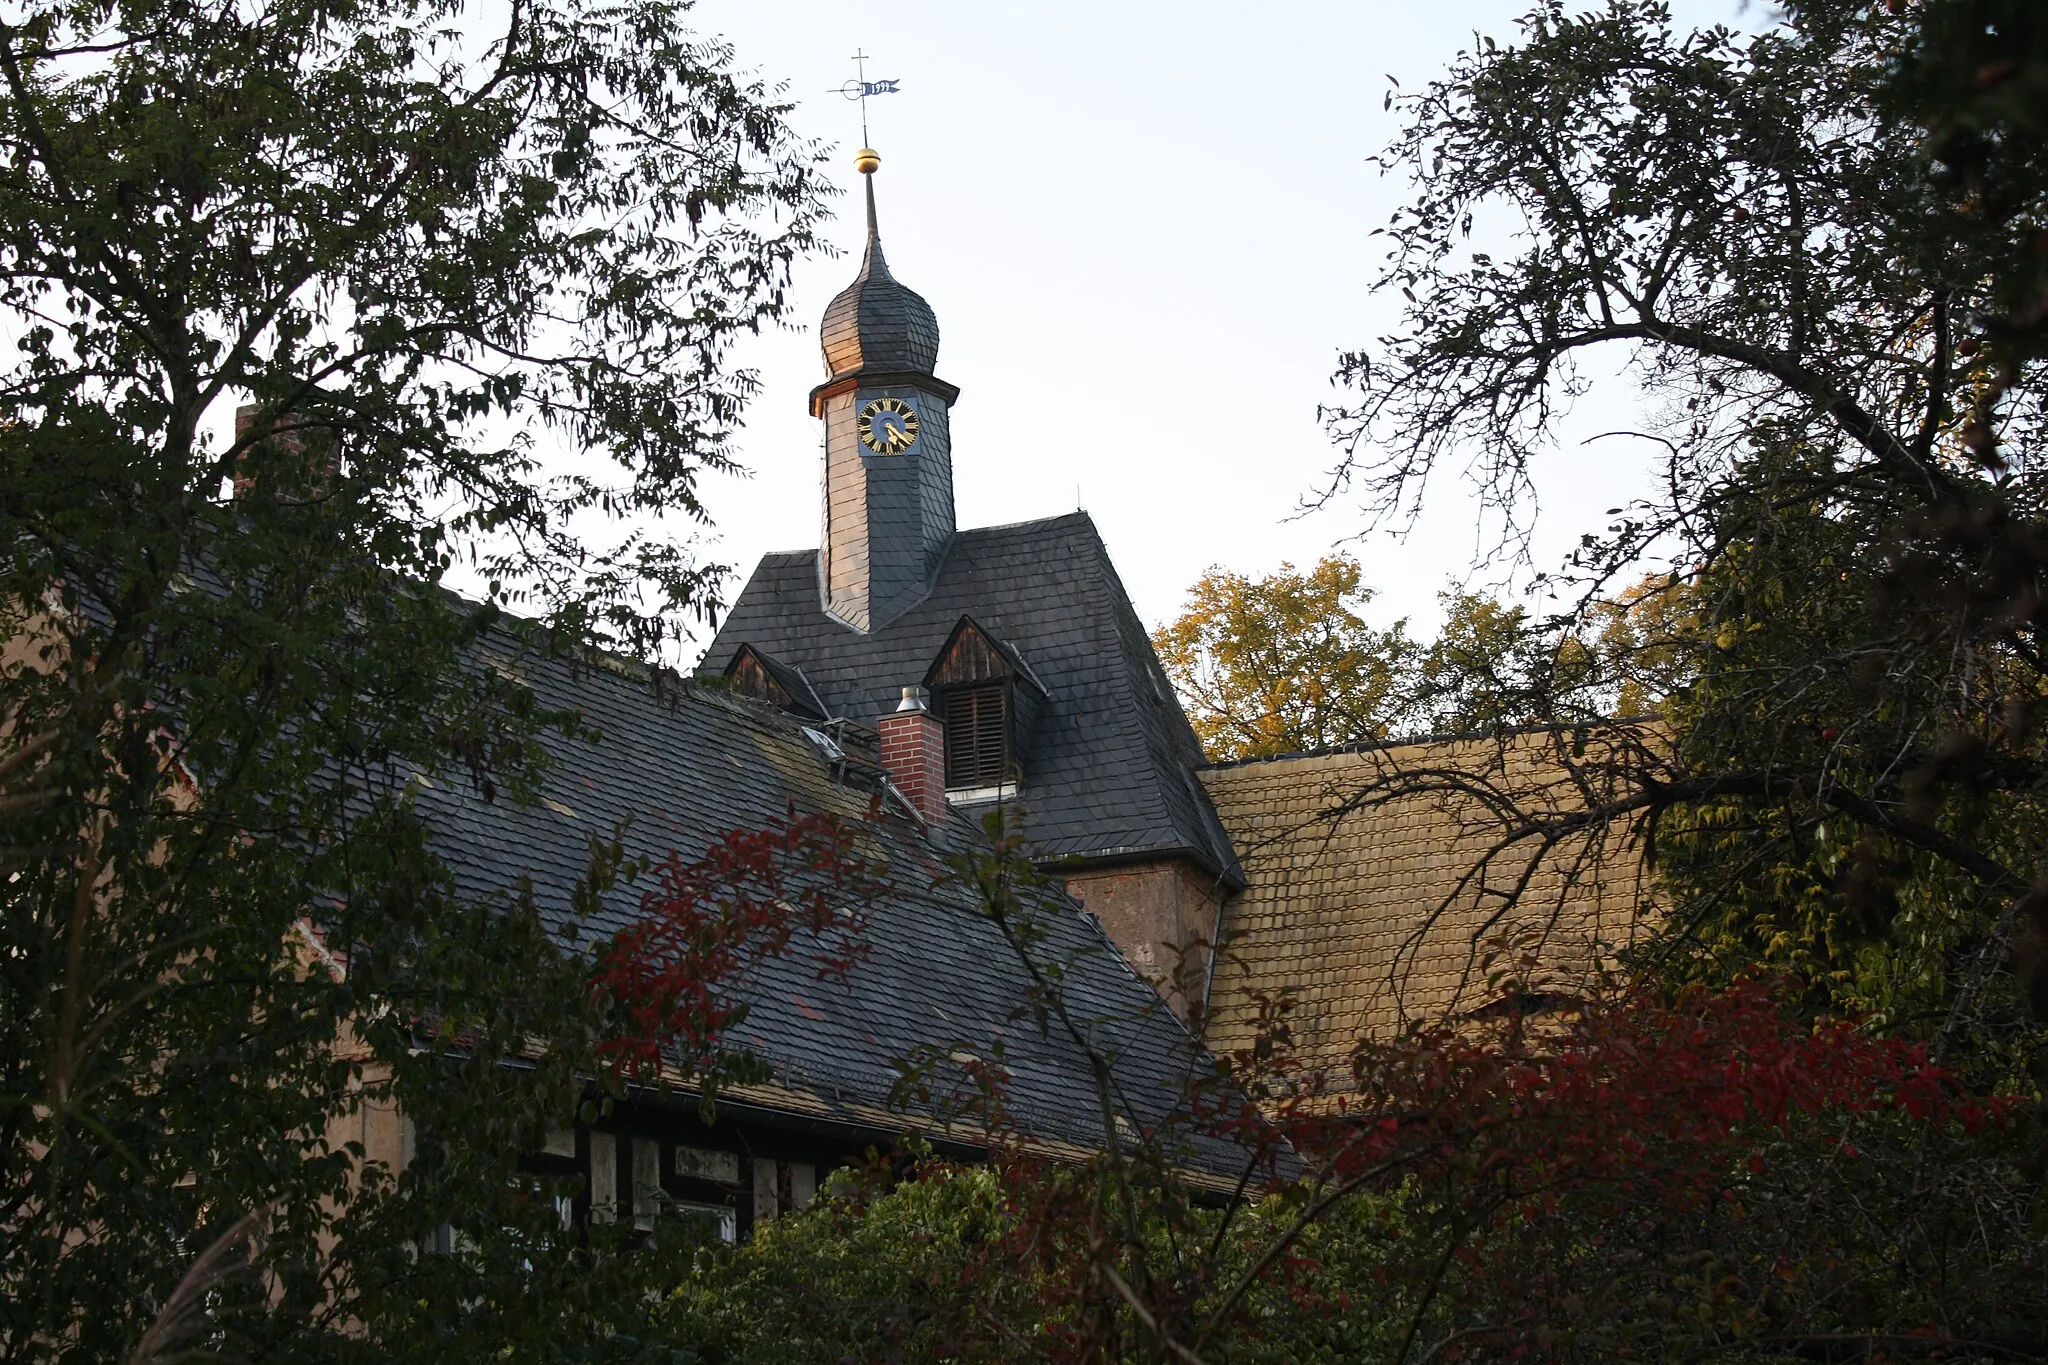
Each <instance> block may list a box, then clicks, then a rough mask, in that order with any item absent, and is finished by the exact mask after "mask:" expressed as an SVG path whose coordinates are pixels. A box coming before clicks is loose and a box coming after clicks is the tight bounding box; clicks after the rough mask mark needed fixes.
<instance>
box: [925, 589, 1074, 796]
mask: <svg viewBox="0 0 2048 1365" xmlns="http://www.w3.org/2000/svg"><path fill="white" fill-rule="evenodd" d="M924 685H925V686H926V687H927V688H928V689H930V691H931V695H932V709H933V710H934V711H935V712H936V713H937V715H938V718H939V721H940V723H941V724H943V725H944V726H945V732H946V790H947V791H948V792H949V793H966V792H978V791H981V790H985V789H988V788H1001V787H1005V786H1014V785H1017V784H1019V783H1021V782H1023V780H1024V778H1025V773H1024V756H1025V755H1026V754H1027V753H1029V752H1030V747H1031V732H1032V728H1033V727H1034V726H1035V725H1036V724H1037V721H1038V715H1039V712H1040V711H1041V710H1042V709H1043V707H1044V704H1045V696H1046V693H1045V685H1044V684H1043V683H1041V682H1039V680H1038V678H1037V677H1036V676H1035V675H1034V674H1033V673H1032V671H1031V666H1030V665H1029V664H1027V663H1025V662H1024V658H1023V656H1022V655H1021V654H1019V653H1018V652H1017V650H1016V649H1015V648H1014V647H1013V646H1011V645H1009V644H1006V643H1004V642H1003V641H1001V640H999V639H997V638H996V637H995V636H993V635H991V634H989V632H987V631H986V630H983V629H982V628H981V626H980V625H978V624H977V623H976V622H975V621H974V618H972V617H969V616H963V617H961V618H960V622H959V624H958V625H956V626H954V627H953V633H952V634H951V635H950V636H948V637H947V639H946V644H945V647H944V648H942V649H941V650H940V651H939V654H938V657H937V658H936V659H934V660H933V661H932V666H931V668H930V670H929V671H927V672H926V673H925V675H924Z"/></svg>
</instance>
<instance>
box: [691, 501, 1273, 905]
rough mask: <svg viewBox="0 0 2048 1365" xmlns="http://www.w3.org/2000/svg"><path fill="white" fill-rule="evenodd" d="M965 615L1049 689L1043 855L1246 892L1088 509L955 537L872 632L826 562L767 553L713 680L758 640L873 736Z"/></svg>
mask: <svg viewBox="0 0 2048 1365" xmlns="http://www.w3.org/2000/svg"><path fill="white" fill-rule="evenodd" d="M963 616H972V617H973V618H974V620H975V621H976V622H977V623H979V624H980V625H981V627H982V628H983V629H984V630H985V631H987V632H988V633H989V634H990V635H992V636H994V637H995V638H998V639H1000V640H1002V641H1003V642H1004V643H1005V645H1006V646H1007V647H1008V648H1009V649H1011V650H1012V651H1014V652H1015V653H1016V654H1017V655H1018V656H1019V657H1021V659H1022V660H1023V662H1024V663H1025V664H1026V665H1027V666H1028V667H1029V669H1030V671H1031V673H1032V675H1033V676H1034V677H1035V678H1036V679H1037V680H1038V681H1039V682H1040V683H1041V685H1042V686H1043V687H1044V688H1045V691H1046V699H1045V701H1044V703H1043V704H1042V706H1041V707H1040V710H1039V714H1038V718H1037V721H1036V724H1035V725H1034V727H1033V731H1032V736H1031V741H1030V744H1029V748H1028V751H1027V752H1026V753H1025V754H1024V755H1023V762H1022V768H1023V783H1022V791H1021V795H1020V798H1019V799H1020V800H1021V801H1022V803H1023V805H1024V808H1025V813H1026V823H1025V832H1026V834H1027V836H1028V837H1029V838H1030V840H1031V842H1032V845H1033V847H1034V849H1035V851H1036V853H1037V855H1038V856H1039V857H1040V858H1041V859H1045V860H1051V859H1055V858H1065V857H1076V858H1100V859H1136V858H1140V857H1158V856H1167V855H1172V854H1183V853H1184V854H1187V855H1189V856H1191V857H1192V858H1194V860H1195V861H1196V862H1197V863H1198V864H1200V865H1201V866H1202V867H1203V868H1204V869H1205V870H1206V871H1208V872H1211V873H1213V874H1217V875H1220V876H1221V877H1222V878H1223V880H1224V881H1225V883H1226V884H1227V885H1229V886H1232V887H1235V886H1237V885H1239V884H1240V883H1241V878H1240V877H1239V874H1238V871H1237V860H1236V857H1235V855H1234V854H1233V853H1232V851H1231V844H1230V839H1229V837H1228V836H1227V835H1226V834H1225V833H1224V831H1223V826H1222V825H1221V824H1220V823H1219V822H1218V821H1217V819H1216V813H1215V811H1214V810H1213V809H1212V808H1211V806H1210V804H1209V799H1208V796H1207V794H1206V793H1205V792H1204V791H1203V790H1202V787H1201V784H1200V782H1199V781H1198V780H1197V779H1196V777H1195V769H1196V767H1197V766H1198V765H1200V763H1201V762H1202V751H1201V745H1200V744H1199V742H1198V741H1197V740H1196V739H1195V735H1194V731H1193V730H1192V729H1191V728H1190V727H1189V725H1188V723H1187V717H1186V716H1185V715H1183V714H1182V712H1181V709H1180V704H1179V702H1178V701H1177V700H1176V699H1175V698H1174V694H1173V688H1172V686H1171V684H1169V683H1168V682H1167V679H1166V676H1165V674H1164V673H1163V672H1162V671H1161V670H1160V667H1159V661H1158V659H1157V657H1156V656H1155V655H1154V654H1153V652H1152V644H1151V641H1150V639H1149V638H1148V637H1147V636H1146V633H1145V628H1144V626H1143V625H1142V624H1140V622H1139V620H1138V616H1137V613H1136V612H1135V611H1133V610H1132V608H1131V603H1130V598H1129V597H1128V596H1127V595H1126V594H1125V592H1124V588H1123V584H1122V582H1121V581H1119V580H1118V578H1117V575H1116V570H1115V568H1114V567H1113V566H1112V565H1111V564H1110V560H1109V552H1108V551H1107V550H1106V549H1105V548H1104V546H1103V543H1102V537H1101V536H1100V535H1099V534H1097V532H1096V530H1095V523H1094V522H1093V521H1092V520H1091V519H1090V518H1089V517H1088V515H1087V513H1085V512H1073V513H1069V514H1068V515H1066V516H1060V517H1051V518H1048V519H1046V520H1043V521H1026V522H1018V523H1015V524H1013V525H1009V526H989V527H983V528H980V529H977V530H971V531H961V532H958V533H956V534H955V535H954V537H953V542H952V545H951V547H950V548H949V549H948V551H947V553H946V557H945V559H944V561H943V562H942V563H941V564H940V566H939V571H938V574H937V576H936V578H935V580H934V582H933V585H932V589H931V591H930V593H929V594H927V595H926V597H925V598H924V600H923V601H921V602H919V603H917V604H916V605H915V606H912V607H910V608H909V609H908V610H906V611H904V612H903V613H902V614H901V615H900V616H898V617H896V618H895V619H893V620H891V621H890V622H889V623H888V624H886V625H885V626H883V627H881V628H880V629H878V630H875V631H872V632H869V633H865V634H863V633H862V632H859V631H856V630H854V629H852V628H851V627H849V626H846V625H844V624H842V623H841V622H839V621H837V620H835V619H834V618H832V617H830V616H828V615H826V614H825V612H824V610H823V608H822V607H821V606H820V604H819V601H818V555H817V552H816V551H815V550H800V551H794V552H789V553H783V554H770V555H764V556H763V557H762V559H761V562H760V565H759V566H758V567H757V568H756V569H755V570H754V574H753V577H752V578H750V579H749V580H748V581H747V585H746V587H745V588H744V589H743V590H742V591H741V593H740V595H739V598H738V600H737V601H736V602H734V604H733V607H732V611H731V613H730V614H729V615H728V616H727V617H726V619H725V623H724V625H723V627H722V628H721V629H720V630H719V632H718V637H717V638H716V639H715V640H713V641H712V643H711V647H710V649H709V650H708V651H707V652H706V654H705V656H704V661H703V664H702V668H703V670H704V671H705V672H707V673H717V672H720V671H722V670H723V669H724V668H725V666H726V664H727V663H728V662H730V660H731V659H732V656H733V654H734V653H735V652H736V651H737V650H738V649H739V647H740V646H741V645H743V644H752V645H753V646H754V647H755V648H756V649H760V650H766V651H767V652H769V653H771V654H773V655H775V656H776V657H777V658H780V659H782V660H784V661H786V662H788V663H791V664H794V665H796V666H797V667H800V668H801V669H802V670H803V672H804V676H805V677H806V678H807V679H809V680H810V683H811V685H812V687H813V688H814V689H815V690H816V692H817V694H818V696H819V697H820V698H821V699H822V700H823V701H824V702H825V704H826V706H827V707H828V708H830V709H831V711H832V713H833V714H834V715H835V716H840V717H844V718H846V719H849V720H854V721H858V722H860V723H861V724H863V725H873V724H874V723H875V721H876V719H877V718H879V717H880V716H882V715H884V714H886V713H887V712H889V711H891V710H893V709H895V707H896V705H897V702H898V700H899V699H900V697H901V695H902V689H903V688H904V687H906V686H909V685H912V684H915V683H918V682H919V681H921V680H922V679H923V678H924V676H925V673H926V670H927V669H929V668H930V666H931V664H932V661H933V660H934V659H936V658H937V657H938V654H939V651H940V650H941V649H942V648H943V647H944V646H945V643H946V641H947V639H948V638H949V637H950V636H951V635H952V632H953V629H954V627H955V626H956V625H958V624H959V621H960V618H961V617H963Z"/></svg>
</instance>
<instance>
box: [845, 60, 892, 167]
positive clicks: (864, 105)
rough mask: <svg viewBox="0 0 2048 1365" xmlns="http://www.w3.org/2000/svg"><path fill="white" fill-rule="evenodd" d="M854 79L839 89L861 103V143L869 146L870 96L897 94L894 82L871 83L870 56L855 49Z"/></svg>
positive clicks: (849, 97) (847, 96)
mask: <svg viewBox="0 0 2048 1365" xmlns="http://www.w3.org/2000/svg"><path fill="white" fill-rule="evenodd" d="M853 69H854V79H852V80H850V81H848V82H847V83H846V84H844V85H842V86H840V87H839V93H840V94H842V95H844V96H846V98H848V99H850V100H859V101H860V142H861V146H863V147H865V146H867V144H868V96H869V95H893V94H896V93H897V89H896V82H895V81H894V80H886V81H871V80H869V79H868V54H867V53H866V52H864V51H862V50H860V49H855V50H854V54H853Z"/></svg>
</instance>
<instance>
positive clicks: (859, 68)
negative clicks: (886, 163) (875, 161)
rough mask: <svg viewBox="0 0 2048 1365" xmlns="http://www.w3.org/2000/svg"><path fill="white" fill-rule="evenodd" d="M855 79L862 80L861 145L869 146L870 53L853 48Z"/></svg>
mask: <svg viewBox="0 0 2048 1365" xmlns="http://www.w3.org/2000/svg"><path fill="white" fill-rule="evenodd" d="M853 73H854V79H855V80H857V81H859V82H860V145H861V146H863V147H865V146H868V145H869V143H868V54H867V53H866V52H863V51H862V50H861V49H860V48H855V49H854V50H853Z"/></svg>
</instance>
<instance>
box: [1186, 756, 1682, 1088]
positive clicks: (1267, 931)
mask: <svg viewBox="0 0 2048 1365" xmlns="http://www.w3.org/2000/svg"><path fill="white" fill-rule="evenodd" d="M1645 734H1646V732H1645V731H1643V730H1641V729H1634V730H1632V731H1625V732H1622V733H1621V735H1620V739H1619V742H1620V743H1623V744H1627V745H1630V746H1634V745H1636V744H1640V743H1642V742H1643V739H1644V736H1645ZM1578 742H1579V744H1580V745H1583V744H1584V740H1583V739H1580V740H1579V741H1578ZM1573 743H1574V740H1573V737H1572V736H1571V735H1570V733H1569V732H1563V733H1559V732H1548V731H1531V732H1524V733H1520V734H1513V735H1508V736H1505V737H1502V738H1498V739H1495V738H1484V739H1458V740H1433V741H1421V742H1417V743H1411V744H1396V745H1387V746H1382V747H1371V748H1363V749H1351V750H1344V751H1337V752H1329V753H1320V754H1303V755H1293V756H1288V757H1282V758H1273V759H1253V760H1247V761H1244V762H1240V763H1234V764H1228V765H1221V766H1217V767H1211V768H1205V769H1203V770H1202V781H1203V783H1204V784H1205V785H1206V786H1207V787H1208V789H1209V797H1210V799H1211V800H1212V801H1213V802H1214V803H1215V807H1216V813H1217V815H1218V816H1220V817H1221V819H1222V821H1223V824H1224V826H1225V828H1226V829H1228V830H1229V832H1230V836H1231V838H1232V840H1233V841H1234V842H1235V844H1236V845H1237V850H1238V854H1239V858H1240V860H1241V861H1242V864H1243V867H1244V871H1245V876H1246V878H1247V882H1248V885H1247V887H1246V889H1245V891H1244V892H1243V893H1242V894H1241V895H1240V896H1238V897H1236V898H1235V899H1233V900H1232V902H1231V903H1230V904H1229V906H1228V907H1227V908H1226V910H1225V913H1224V932H1223V935H1222V938H1223V944H1224V960H1223V962H1222V963H1221V964H1220V966H1219V969H1218V971H1217V974H1216V981H1215V986H1214V990H1213V993H1212V996H1211V1002H1210V1015H1209V1024H1208V1029H1207V1041H1208V1043H1209V1046H1210V1047H1211V1048H1212V1049H1213V1050H1214V1051H1215V1052H1217V1053H1218V1054H1219V1055H1227V1054H1229V1053H1230V1052H1232V1051H1233V1050H1236V1049H1241V1048H1246V1047H1249V1046H1251V1044H1252V1042H1253V1032H1254V1028H1255V1023H1256V1006H1255V1004H1254V1002H1253V1001H1252V999H1251V998H1250V996H1249V993H1250V992H1264V993H1267V994H1269V995H1277V994H1279V993H1281V992H1286V993H1288V994H1290V995H1291V997H1292V999H1293V1001H1294V1006H1293V1010H1292V1012H1291V1014H1290V1015H1289V1030H1290V1034H1291V1036H1292V1040H1293V1043H1294V1046H1295V1049H1296V1052H1297V1055H1298V1056H1299V1057H1300V1058H1301V1059H1302V1060H1303V1061H1304V1062H1305V1063H1307V1064H1309V1065H1310V1066H1312V1067H1323V1068H1330V1069H1331V1079H1332V1080H1333V1081H1336V1080H1338V1079H1339V1078H1341V1077H1343V1076H1344V1075H1346V1074H1348V1059H1349V1057H1350V1054H1351V1050H1352V1048H1353V1047H1354V1046H1355V1044H1356V1043H1357V1042H1358V1041H1359V1040H1360V1039H1362V1038H1365V1037H1368V1036H1381V1037H1384V1036H1387V1035H1389V1034H1391V1033H1393V1032H1396V1031H1398V1030H1399V1029H1400V1028H1402V1027H1403V1026H1404V1024H1407V1023H1409V1022H1413V1021H1423V1022H1437V1021H1445V1020H1451V1019H1456V1018H1458V1017H1461V1016H1464V1015H1468V1014H1469V1013H1470V1012H1471V1011H1473V1010H1475V1009H1478V1008H1480V1007H1482V1006H1484V1005H1487V1004H1488V1003H1490V1002H1494V1001H1497V1000H1498V999H1499V998H1500V995H1501V987H1500V985H1499V984H1498V982H1497V980H1496V982H1495V983H1492V984H1490V983H1489V980H1488V978H1489V974H1490V973H1493V972H1497V971H1499V970H1500V969H1502V968H1506V967H1509V966H1511V964H1513V963H1514V962H1516V961H1517V960H1518V959H1520V958H1522V957H1524V956H1525V955H1527V956H1532V957H1533V959H1534V963H1535V966H1534V967H1533V968H1530V969H1525V970H1524V971H1523V972H1522V974H1521V975H1522V981H1523V989H1524V990H1525V991H1528V992H1532V993H1539V994H1541V993H1567V994H1568V993H1570V991H1571V990H1572V989H1573V986H1574V984H1575V983H1576V982H1578V981H1582V980H1583V979H1584V977H1585V974H1586V973H1587V971H1588V969H1589V968H1590V967H1591V966H1592V964H1593V963H1594V962H1595V961H1597V960H1598V959H1599V958H1600V957H1602V956H1604V955H1605V954H1604V953H1603V951H1602V947H1601V945H1616V946H1618V945H1620V944H1621V943H1624V942H1626V941H1627V940H1628V938H1629V937H1630V935H1631V934H1632V933H1633V932H1634V931H1635V929H1636V926H1637V921H1638V918H1639V915H1638V912H1637V907H1638V906H1639V905H1640V904H1642V903H1643V898H1644V894H1645V893H1646V891H1647V886H1646V884H1645V877H1644V874H1643V870H1642V861H1641V856H1640V850H1639V849H1638V848H1637V847H1636V845H1635V844H1634V842H1633V841H1632V840H1631V839H1630V838H1629V837H1628V831H1627V830H1626V829H1624V828H1619V827H1616V826H1606V827H1602V828H1601V829H1599V830H1598V831H1597V833H1592V834H1588V833H1583V832H1580V833H1571V834H1567V835H1566V836H1565V837H1564V838H1562V839H1561V840H1560V841H1558V842H1557V843H1556V844H1555V845H1554V847H1552V848H1551V849H1550V851H1549V852H1548V853H1547V854H1545V856H1544V857H1543V858H1542V859H1541V860H1538V861H1537V862H1536V865H1535V866H1534V867H1533V868H1532V867H1531V861H1532V859H1531V854H1532V853H1533V852H1534V849H1533V846H1532V842H1531V841H1509V840H1507V836H1508V835H1510V834H1511V833H1512V832H1514V831H1515V830H1516V829H1518V828H1528V822H1527V820H1526V817H1527V816H1528V815H1531V814H1533V815H1534V816H1535V817H1536V819H1537V821H1538V822H1543V823H1548V824H1550V825H1552V826H1553V828H1555V827H1556V826H1557V825H1559V824H1561V823H1563V824H1568V823H1569V822H1570V820H1571V817H1572V815H1573V813H1575V812H1578V813H1583V812H1584V811H1585V810H1586V809H1587V807H1588V803H1589V798H1590V799H1591V800H1593V801H1603V800H1605V799H1607V798H1606V797H1605V796H1604V795H1601V794H1600V793H1601V788H1602V787H1603V786H1604V779H1603V777H1602V776H1601V774H1602V773H1603V772H1605V771H1607V770H1608V769H1609V768H1611V767H1612V766H1613V765H1611V764H1607V763H1605V762H1603V761H1602V755H1601V754H1599V753H1595V754H1592V755H1587V754H1586V753H1584V752H1583V749H1581V752H1579V753H1577V754H1573V752H1572V746H1573ZM1504 843H1505V846H1503V845H1504ZM1489 855H1491V856H1489ZM1524 878H1526V883H1524V882H1523V879H1524ZM1511 894H1512V895H1513V897H1514V898H1513V899H1512V900H1510V899H1509V895H1511ZM1509 945H1512V947H1511V948H1510V947H1509Z"/></svg>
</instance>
